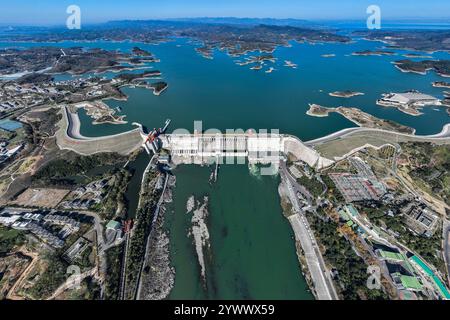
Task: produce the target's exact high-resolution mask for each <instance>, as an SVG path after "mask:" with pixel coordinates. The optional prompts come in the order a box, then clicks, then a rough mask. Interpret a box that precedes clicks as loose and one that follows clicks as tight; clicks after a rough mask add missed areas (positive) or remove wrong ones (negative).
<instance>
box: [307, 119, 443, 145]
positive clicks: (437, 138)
mask: <svg viewBox="0 0 450 320" xmlns="http://www.w3.org/2000/svg"><path fill="white" fill-rule="evenodd" d="M355 133H385V134H390V135H393V136H396V137H402V138H406V139H412V140H419V141H420V140H424V141H441V140H446V139H449V138H450V124H446V125H445V126H444V127H443V128H442V131H441V132H440V133H438V134H434V135H427V136H419V135H414V134H406V133H397V132H393V131H387V130H382V129H370V128H361V127H356V128H347V129H343V130H341V131H338V132H334V133H332V134H329V135H327V136H325V137H321V138H318V139H314V140H310V141H307V142H305V144H306V145H307V146H313V145H318V144H322V143H325V142H329V141H332V140H336V139H339V138H344V137H346V136H351V135H353V134H355Z"/></svg>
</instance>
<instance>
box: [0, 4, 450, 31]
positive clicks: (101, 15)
mask: <svg viewBox="0 0 450 320" xmlns="http://www.w3.org/2000/svg"><path fill="white" fill-rule="evenodd" d="M0 2H1V4H0V24H2V25H5V24H26V25H45V24H50V25H57V24H61V25H62V24H64V23H65V21H66V18H67V16H68V15H67V14H66V8H67V6H69V5H71V4H75V5H78V6H79V7H80V8H81V12H82V21H83V22H84V23H97V22H104V21H109V20H117V19H161V18H179V17H206V16H208V17H224V16H233V17H271V18H298V19H307V20H336V19H352V20H358V19H363V20H365V19H366V18H367V15H366V8H367V7H368V6H369V5H371V4H376V5H378V6H380V7H381V10H382V17H383V18H384V19H408V18H421V19H436V18H449V17H450V1H449V0H426V1H424V0H370V1H367V0H158V1H155V0H120V1H117V0H109V1H108V0H70V1H67V0H37V1H36V0H9V1H8V0H0ZM448 20H449V21H450V19H448Z"/></svg>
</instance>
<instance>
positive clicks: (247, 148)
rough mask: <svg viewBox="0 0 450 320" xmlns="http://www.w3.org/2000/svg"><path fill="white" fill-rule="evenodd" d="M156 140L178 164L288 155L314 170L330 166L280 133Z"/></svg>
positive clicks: (178, 136)
mask: <svg viewBox="0 0 450 320" xmlns="http://www.w3.org/2000/svg"><path fill="white" fill-rule="evenodd" d="M159 139H160V143H161V147H162V148H163V149H166V150H168V151H170V154H171V156H172V161H173V162H174V163H178V164H181V163H183V164H208V163H214V162H217V161H219V163H225V164H234V163H238V164H239V163H242V162H240V161H245V160H247V161H248V162H249V163H251V164H256V163H259V164H272V163H279V161H280V160H282V159H283V158H285V157H286V156H287V155H288V154H289V155H291V156H293V157H294V158H295V159H297V160H301V161H304V162H306V163H307V164H308V165H310V166H312V167H315V168H317V169H321V168H324V167H327V166H329V165H331V164H332V163H333V161H332V160H329V159H326V158H323V157H321V156H320V155H319V153H317V152H316V151H315V150H313V149H312V148H310V147H307V146H306V145H305V144H304V143H303V142H302V141H301V140H300V139H298V138H297V137H294V136H289V135H282V134H258V133H242V134H239V133H236V134H221V133H216V134H164V135H162V136H161V137H160V138H159ZM148 143H149V142H144V144H148Z"/></svg>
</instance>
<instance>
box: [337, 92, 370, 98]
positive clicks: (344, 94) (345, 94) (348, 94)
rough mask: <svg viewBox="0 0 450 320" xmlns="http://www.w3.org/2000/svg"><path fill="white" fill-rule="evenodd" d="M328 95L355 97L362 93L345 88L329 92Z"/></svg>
mask: <svg viewBox="0 0 450 320" xmlns="http://www.w3.org/2000/svg"><path fill="white" fill-rule="evenodd" d="M329 95H330V96H332V97H338V98H351V97H356V96H363V95H364V93H362V92H357V91H350V90H345V91H335V92H330V93H329Z"/></svg>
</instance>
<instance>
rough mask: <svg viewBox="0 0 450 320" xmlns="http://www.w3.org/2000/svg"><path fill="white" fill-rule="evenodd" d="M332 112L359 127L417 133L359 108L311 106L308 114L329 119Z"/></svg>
mask: <svg viewBox="0 0 450 320" xmlns="http://www.w3.org/2000/svg"><path fill="white" fill-rule="evenodd" d="M331 112H336V113H339V114H340V115H342V116H344V117H345V118H347V119H348V120H350V121H351V122H353V123H354V124H356V125H357V126H359V127H364V128H372V129H383V130H390V131H396V132H400V133H408V134H414V132H415V130H414V129H413V128H410V127H407V126H404V125H402V124H399V123H397V122H395V121H392V120H385V119H379V118H377V117H374V116H372V115H371V114H368V113H366V112H364V111H361V110H360V109H358V108H350V107H338V108H328V107H323V106H320V105H318V104H310V105H309V110H308V111H307V112H306V114H307V115H309V116H313V117H327V116H328V115H329V114H330V113H331Z"/></svg>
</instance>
